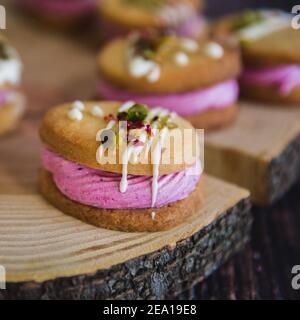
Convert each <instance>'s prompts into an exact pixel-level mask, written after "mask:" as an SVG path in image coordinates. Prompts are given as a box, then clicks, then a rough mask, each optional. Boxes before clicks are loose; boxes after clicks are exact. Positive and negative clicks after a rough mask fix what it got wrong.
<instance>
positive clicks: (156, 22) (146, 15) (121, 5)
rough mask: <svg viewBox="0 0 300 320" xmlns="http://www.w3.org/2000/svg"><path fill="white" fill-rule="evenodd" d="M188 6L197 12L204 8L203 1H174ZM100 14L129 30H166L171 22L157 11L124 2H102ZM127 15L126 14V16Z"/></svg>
mask: <svg viewBox="0 0 300 320" xmlns="http://www.w3.org/2000/svg"><path fill="white" fill-rule="evenodd" d="M174 2H180V3H183V4H186V5H188V6H190V7H191V8H192V10H194V11H195V12H199V11H200V8H201V7H202V6H203V1H202V0H175V1H174V0H173V3H174ZM98 8H99V12H100V14H101V16H102V17H103V18H104V19H106V20H107V21H110V22H113V23H115V24H117V25H119V26H123V27H125V28H129V29H144V28H155V29H157V28H158V29H160V28H162V29H163V28H166V27H169V26H170V22H169V21H167V20H165V19H163V18H162V17H160V16H159V15H158V14H157V10H146V9H144V8H142V7H141V6H132V5H130V4H128V3H126V1H124V0H101V1H99V6H98ZM125 13H126V14H125Z"/></svg>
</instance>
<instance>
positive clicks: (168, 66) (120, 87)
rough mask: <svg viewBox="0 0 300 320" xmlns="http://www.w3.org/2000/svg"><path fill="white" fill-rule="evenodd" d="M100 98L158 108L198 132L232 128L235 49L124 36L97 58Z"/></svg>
mask: <svg viewBox="0 0 300 320" xmlns="http://www.w3.org/2000/svg"><path fill="white" fill-rule="evenodd" d="M98 69H99V73H100V78H101V79H100V83H99V94H100V96H101V98H105V99H108V100H121V101H126V100H134V101H138V102H141V103H145V104H148V105H149V106H151V107H156V106H162V107H164V108H167V109H169V110H171V111H174V112H177V113H178V114H179V115H181V116H184V117H185V118H187V119H188V120H189V121H190V122H192V124H193V125H194V126H195V127H197V128H204V129H210V128H214V127H219V126H222V125H225V124H228V123H231V122H232V121H233V120H234V119H235V117H236V114H237V112H238V107H237V100H238V91H239V90H238V83H237V80H236V79H237V77H238V76H239V74H240V70H241V65H240V55H239V50H237V48H236V47H231V46H228V45H226V44H222V43H218V42H215V41H201V42H197V41H196V40H194V39H192V38H187V37H179V36H174V35H173V36H161V35H160V36H159V35H154V36H141V35H135V36H129V37H126V38H120V39H116V40H114V41H112V42H110V43H109V44H107V45H106V46H105V47H104V48H103V49H102V50H101V51H100V53H99V56H98Z"/></svg>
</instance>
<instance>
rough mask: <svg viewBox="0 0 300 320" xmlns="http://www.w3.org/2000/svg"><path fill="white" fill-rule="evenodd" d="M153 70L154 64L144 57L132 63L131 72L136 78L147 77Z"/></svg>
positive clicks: (130, 65)
mask: <svg viewBox="0 0 300 320" xmlns="http://www.w3.org/2000/svg"><path fill="white" fill-rule="evenodd" d="M152 68H153V62H152V61H149V60H145V59H144V58H142V57H135V58H133V59H132V60H131V61H130V64H129V72H130V74H131V75H132V76H133V77H135V78H140V77H143V76H146V75H147V74H148V73H149V72H150V71H151V70H152Z"/></svg>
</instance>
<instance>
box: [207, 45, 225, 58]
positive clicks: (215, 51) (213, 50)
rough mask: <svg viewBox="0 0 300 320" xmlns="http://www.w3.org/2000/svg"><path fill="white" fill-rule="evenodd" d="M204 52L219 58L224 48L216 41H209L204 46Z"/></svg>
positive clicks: (211, 56) (222, 54)
mask: <svg viewBox="0 0 300 320" xmlns="http://www.w3.org/2000/svg"><path fill="white" fill-rule="evenodd" d="M205 53H206V55H207V56H209V57H210V58H213V59H221V58H222V57H223V56H224V49H223V47H222V46H221V45H220V44H218V43H217V42H210V43H208V44H207V45H206V47H205Z"/></svg>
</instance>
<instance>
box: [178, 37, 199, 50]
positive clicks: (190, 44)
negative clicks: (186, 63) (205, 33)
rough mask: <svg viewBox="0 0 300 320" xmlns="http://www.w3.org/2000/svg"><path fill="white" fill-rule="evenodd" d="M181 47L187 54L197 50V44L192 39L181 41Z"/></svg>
mask: <svg viewBox="0 0 300 320" xmlns="http://www.w3.org/2000/svg"><path fill="white" fill-rule="evenodd" d="M181 46H182V48H183V49H185V50H187V51H189V52H195V51H197V50H198V49H199V44H198V42H197V41H195V40H193V39H189V38H186V39H183V40H181Z"/></svg>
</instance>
